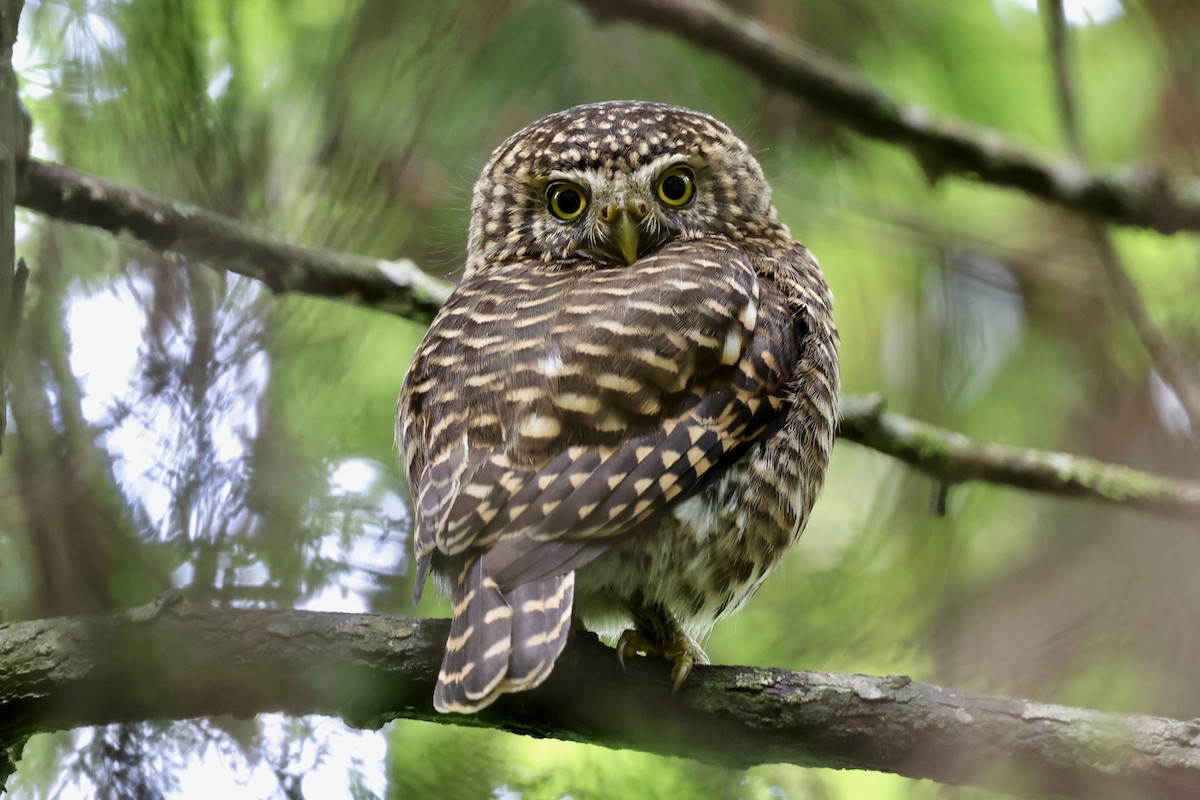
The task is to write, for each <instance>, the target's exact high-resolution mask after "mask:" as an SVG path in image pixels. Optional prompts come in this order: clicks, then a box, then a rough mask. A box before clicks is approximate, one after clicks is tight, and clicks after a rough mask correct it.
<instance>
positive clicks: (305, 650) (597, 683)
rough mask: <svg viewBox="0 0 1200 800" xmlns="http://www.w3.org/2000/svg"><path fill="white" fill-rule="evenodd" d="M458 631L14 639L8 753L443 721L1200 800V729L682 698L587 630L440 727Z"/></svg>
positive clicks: (294, 615)
mask: <svg viewBox="0 0 1200 800" xmlns="http://www.w3.org/2000/svg"><path fill="white" fill-rule="evenodd" d="M447 625H448V623H447V622H446V621H444V620H417V619H408V618H402V617H385V616H378V615H371V614H325V613H315V612H305V611H264V610H233V609H225V610H216V609H210V608H204V607H193V606H189V605H187V604H183V603H181V602H179V599H178V596H177V595H166V596H164V597H163V598H160V599H159V600H157V601H156V602H155V603H152V604H151V605H149V606H147V607H144V608H140V609H135V610H133V611H131V612H119V613H112V614H106V615H98V616H91V617H72V618H59V619H50V620H36V621H30V622H19V623H11V624H8V625H2V626H0V664H3V669H2V670H0V746H2V745H3V744H4V743H5V742H8V741H13V740H15V739H19V738H20V737H23V736H26V735H28V734H30V733H32V732H36V731H48V730H60V729H69V728H74V727H79V726H83V725H100V724H107V723H115V722H132V721H138V720H146V719H163V718H166V719H182V718H189V717H196V716H209V715H217V714H234V715H239V716H242V715H250V714H256V713H261V712H268V711H280V712H285V713H288V714H293V715H302V714H323V715H331V716H337V717H342V718H343V719H345V720H347V721H348V722H349V723H350V724H352V725H356V726H363V727H378V726H379V725H382V724H383V723H384V722H387V721H389V720H392V719H398V718H407V719H424V720H436V721H439V722H446V723H452V724H463V725H472V726H482V727H490V728H500V729H504V730H508V731H512V732H516V733H523V734H527V735H530V736H537V737H552V738H556V739H565V740H571V741H579V742H589V743H592V744H599V745H603V746H606V747H616V748H633V749H637V750H643V751H646V752H651V753H658V754H663V755H674V756H686V757H689V758H694V759H697V760H700V761H705V762H709V763H713V764H719V765H723V766H728V767H746V766H750V765H754V764H762V763H776V762H787V763H794V764H800V765H805V766H823V767H831V768H835V769H867V770H878V771H883V772H893V773H898V774H902V775H907V776H910V777H914V778H928V779H931V780H936V781H942V782H946V783H953V784H964V785H976V786H984V787H989V788H993V789H1000V790H1002V791H1008V792H1014V793H1017V794H1021V795H1026V796H1030V797H1091V796H1095V794H1096V790H1097V789H1098V788H1100V787H1103V788H1104V789H1105V790H1106V792H1107V791H1112V790H1114V789H1117V790H1124V791H1126V792H1128V796H1130V797H1137V796H1150V795H1153V796H1155V797H1174V796H1178V797H1185V796H1187V797H1191V796H1195V795H1196V793H1198V792H1200V727H1198V726H1197V725H1196V724H1195V723H1189V722H1180V721H1175V720H1169V719H1162V718H1158V717H1146V716H1134V715H1122V714H1111V713H1103V712H1098V711H1089V710H1085V709H1078V708H1067V707H1064V706H1056V705H1047V704H1043V703H1037V702H1032V701H1026V700H1014V699H1006V698H1000V697H989V696H986V695H981V694H974V693H971V692H962V691H957V690H952V689H945V688H942V687H938V686H931V685H926V684H920V683H916V682H913V681H910V680H909V679H908V678H905V677H896V676H892V677H882V678H877V677H868V676H863V675H839V674H830V673H818V672H792V671H788V670H780V669H759V668H753V667H697V668H696V670H695V671H694V672H693V674H692V676H691V678H689V681H688V683H687V685H686V687H685V688H684V689H683V690H682V691H681V692H679V693H678V694H673V693H672V692H671V689H670V678H669V675H668V672H669V670H668V669H667V666H666V664H665V663H663V662H661V661H659V660H657V659H633V660H632V663H630V664H629V671H628V673H623V672H622V671H621V668H620V666H619V665H618V663H617V659H616V658H615V655H614V653H613V651H612V650H611V649H609V648H607V647H605V646H603V645H602V644H600V643H599V642H598V641H596V640H595V638H594V637H591V636H582V635H580V636H574V637H572V641H571V642H570V644H569V645H568V647H567V650H566V651H565V653H564V654H563V656H562V658H561V660H560V662H559V664H558V666H557V667H556V668H555V671H554V673H553V674H552V676H551V677H550V679H549V680H548V681H547V682H546V683H545V684H544V685H543V686H542V687H540V688H539V689H537V690H534V691H532V692H527V693H520V694H516V695H506V696H505V697H503V698H502V699H501V700H500V701H498V702H497V703H496V704H495V705H494V706H492V707H491V708H489V709H487V710H486V711H484V712H483V713H481V714H479V715H477V716H471V717H461V716H456V715H450V716H441V715H438V714H436V713H435V712H434V711H433V709H432V706H431V698H432V694H433V684H434V680H435V678H436V675H437V670H438V667H439V664H440V661H441V656H442V649H443V647H444V643H445V638H446V635H447V631H448V627H447ZM1105 796H1111V795H1108V794H1106V795H1105Z"/></svg>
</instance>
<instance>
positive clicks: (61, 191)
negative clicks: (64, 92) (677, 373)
mask: <svg viewBox="0 0 1200 800" xmlns="http://www.w3.org/2000/svg"><path fill="white" fill-rule="evenodd" d="M18 199H19V201H20V202H21V204H22V205H24V206H26V207H27V208H30V209H32V210H35V211H40V212H41V213H43V214H46V215H48V216H51V217H54V218H56V219H61V220H64V221H67V222H76V223H80V224H83V225H90V226H93V227H97V228H101V229H103V230H106V231H110V232H112V233H117V232H119V231H122V230H127V231H129V232H130V233H131V234H132V235H133V236H135V237H137V238H138V239H141V240H142V241H143V242H145V243H146V244H147V245H149V246H151V247H154V248H156V249H158V250H164V251H175V252H180V253H182V254H184V255H185V256H187V257H188V258H191V259H194V260H196V261H199V262H202V263H207V264H209V265H210V266H213V267H214V268H218V269H220V268H228V269H231V270H233V271H235V272H238V273H239V274H242V275H246V276H247V277H250V278H254V279H256V280H261V281H264V282H266V283H267V284H268V285H269V286H271V287H272V288H273V289H275V290H276V291H296V292H303V293H305V294H312V295H316V296H319V297H327V298H331V299H337V300H342V301H345V302H349V303H354V304H359V305H365V306H370V307H373V308H379V309H382V310H387V311H391V312H392V313H396V314H399V315H401V316H404V317H407V318H410V319H413V320H417V321H419V322H428V321H430V320H431V319H432V318H433V315H434V314H435V313H436V312H437V309H438V307H439V305H440V303H441V302H443V301H444V300H445V298H446V296H447V295H448V294H449V291H450V287H449V286H447V285H446V284H444V283H442V282H440V281H438V280H436V279H435V278H432V277H430V276H429V275H425V274H424V273H421V272H420V271H419V270H418V269H417V267H416V265H414V264H412V263H411V262H381V261H375V260H373V259H368V258H361V257H358V256H351V255H345V254H341V253H330V252H325V251H321V250H313V249H309V248H304V247H297V246H296V245H292V244H288V243H286V242H282V241H280V240H278V239H275V238H273V237H271V236H268V235H266V234H264V233H262V232H261V231H258V230H255V229H254V228H253V227H251V226H249V225H245V224H242V223H240V222H237V221H235V220H232V219H229V218H228V217H224V216H222V215H220V214H216V213H214V212H211V211H205V210H202V209H198V208H194V207H191V206H185V205H182V204H180V203H177V202H175V201H173V200H168V199H166V198H162V197H157V196H155V195H151V194H148V193H145V192H139V191H137V190H134V189H130V188H127V187H124V186H118V185H116V184H113V183H110V182H108V181H104V180H102V179H100V178H96V177H94V176H91V175H88V174H86V173H82V172H79V171H77V170H73V169H70V168H68V167H63V166H59V165H55V164H45V163H42V162H38V161H30V162H28V167H27V168H26V170H25V177H24V181H23V184H22V187H21V189H20V191H19V195H18ZM402 263H403V264H405V265H406V266H405V267H404V269H405V270H407V273H406V275H405V276H400V277H397V275H396V273H395V271H394V270H393V269H392V268H393V267H397V265H399V264H402ZM842 405H843V420H842V427H841V435H842V436H843V437H844V438H846V439H849V440H850V441H853V442H857V443H859V444H862V445H865V446H867V447H870V448H872V449H875V450H878V451H880V452H882V453H886V454H887V455H890V456H894V457H896V458H899V459H901V460H902V461H906V462H907V463H909V464H911V465H913V466H914V467H916V468H918V469H921V470H923V471H924V472H927V473H929V474H931V475H933V476H934V477H937V478H939V479H941V480H942V481H943V482H945V483H962V482H965V481H989V482H992V483H999V484H1003V485H1007V486H1015V487H1018V488H1022V489H1029V490H1032V491H1040V492H1050V493H1053V494H1065V495H1072V496H1078V497H1090V498H1095V499H1100V500H1105V501H1108V502H1112V503H1122V504H1125V505H1129V506H1133V507H1136V508H1142V509H1146V510H1150V511H1156V512H1160V513H1167V514H1179V513H1181V512H1197V511H1198V510H1200V487H1197V486H1196V485H1194V484H1188V483H1183V482H1178V481H1172V480H1169V479H1167V478H1163V477H1159V476H1157V475H1152V474H1150V473H1146V472H1139V471H1137V470H1132V469H1128V468H1126V467H1121V466H1116V465H1111V464H1104V463H1101V462H1098V461H1094V460H1092V459H1086V458H1080V457H1077V456H1071V455H1067V454H1064V453H1047V452H1040V451H1037V450H1021V449H1018V448H1009V447H1004V446H1001V445H992V444H988V443H986V442H978V441H974V440H972V439H969V438H967V437H965V436H963V435H962V434H958V433H955V432H953V431H949V430H945V429H943V428H937V427H934V426H932V425H927V424H924V423H920V422H917V421H916V420H913V419H909V418H907V417H902V416H898V415H896V414H885V413H883V407H882V404H881V402H880V401H878V400H877V399H875V398H869V397H853V396H851V397H846V398H844V400H843V403H842Z"/></svg>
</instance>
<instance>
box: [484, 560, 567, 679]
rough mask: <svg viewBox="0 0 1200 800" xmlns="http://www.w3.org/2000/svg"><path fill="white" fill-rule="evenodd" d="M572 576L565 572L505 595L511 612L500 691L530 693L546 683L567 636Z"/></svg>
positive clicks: (528, 584)
mask: <svg viewBox="0 0 1200 800" xmlns="http://www.w3.org/2000/svg"><path fill="white" fill-rule="evenodd" d="M574 597H575V573H574V572H568V573H567V574H566V575H559V576H556V577H553V578H547V579H546V580H543V581H537V582H535V583H526V584H523V585H521V586H518V587H516V588H515V589H513V590H512V591H511V592H509V593H508V601H509V603H510V604H511V605H512V608H513V624H512V654H511V655H510V656H509V657H508V676H507V677H506V678H505V679H504V681H503V682H502V683H501V684H500V691H503V692H516V691H520V690H522V689H532V688H533V687H535V686H537V685H538V684H540V683H541V682H542V681H544V680H546V678H547V676H549V675H550V671H551V670H552V669H553V668H554V662H555V660H556V659H557V658H558V656H559V653H561V652H562V649H563V646H564V645H566V643H567V635H568V634H569V633H570V632H571V604H572V602H573V601H574Z"/></svg>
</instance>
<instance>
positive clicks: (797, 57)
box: [577, 0, 1200, 233]
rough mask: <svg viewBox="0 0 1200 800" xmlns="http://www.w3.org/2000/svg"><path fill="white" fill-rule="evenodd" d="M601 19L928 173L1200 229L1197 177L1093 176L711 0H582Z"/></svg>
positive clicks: (1159, 226) (1170, 229) (1166, 228)
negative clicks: (735, 76) (714, 56)
mask: <svg viewBox="0 0 1200 800" xmlns="http://www.w3.org/2000/svg"><path fill="white" fill-rule="evenodd" d="M577 2H579V3H580V4H581V5H583V6H586V7H587V8H588V10H589V11H590V12H591V13H592V14H593V15H594V16H595V17H597V18H599V19H629V20H636V21H638V22H641V23H644V24H646V25H649V26H652V27H656V28H660V29H662V30H665V31H668V32H670V33H672V34H675V35H677V36H680V37H682V38H684V39H687V40H689V41H691V42H693V43H695V44H697V45H699V46H701V47H705V48H707V49H709V50H712V51H714V52H717V53H720V54H721V55H724V56H726V57H727V58H729V59H730V60H732V61H733V62H735V63H736V64H738V65H740V66H741V67H743V68H745V69H747V70H749V71H750V72H752V73H754V74H755V75H757V76H758V77H759V78H760V79H762V80H763V81H764V82H766V83H767V84H770V85H772V86H777V87H779V88H781V89H783V90H785V91H788V92H790V93H792V94H794V95H796V96H798V97H801V98H803V99H804V100H806V101H808V102H809V103H811V104H812V105H813V107H814V108H816V109H817V110H818V111H820V112H822V113H825V114H828V115H829V116H830V117H833V118H835V119H837V120H839V121H841V122H842V123H843V124H844V125H846V126H847V127H850V128H852V129H854V130H856V131H858V132H859V133H861V134H863V135H865V136H870V137H873V138H876V139H882V140H884V141H887V142H893V143H895V144H898V145H900V146H902V147H905V148H907V149H908V150H910V151H911V152H912V153H913V154H914V155H915V156H916V157H917V159H918V161H920V163H921V166H922V167H923V168H924V169H925V171H926V173H927V174H928V175H930V176H931V177H932V178H934V179H937V178H940V177H942V176H944V175H963V176H967V177H971V178H974V179H976V180H980V181H983V182H985V183H991V184H995V185H997V186H1006V187H1009V188H1013V189H1019V190H1021V191H1023V192H1026V193H1027V194H1030V195H1032V196H1034V197H1038V198H1041V199H1043V200H1045V201H1047V202H1050V203H1054V204H1056V205H1060V206H1063V207H1065V208H1069V209H1072V210H1074V211H1078V212H1080V213H1082V214H1085V215H1087V216H1090V217H1095V218H1101V219H1106V220H1108V221H1110V222H1116V223H1120V224H1122V225H1133V226H1136V227H1144V228H1151V229H1153V230H1156V231H1159V232H1161V233H1174V232H1176V231H1179V230H1184V229H1187V230H1200V184H1197V183H1188V184H1182V183H1181V184H1173V183H1172V182H1171V181H1169V180H1167V179H1166V177H1165V176H1163V175H1162V174H1161V173H1159V172H1157V171H1152V170H1148V169H1144V168H1124V169H1117V170H1114V171H1112V172H1110V173H1109V174H1105V175H1099V174H1091V173H1089V172H1087V171H1086V170H1084V169H1082V168H1081V167H1080V166H1079V165H1078V164H1076V163H1073V162H1055V161H1051V160H1049V159H1046V158H1043V157H1041V156H1037V155H1034V154H1032V153H1030V152H1028V151H1026V150H1023V149H1021V148H1019V147H1017V146H1015V145H1013V144H1012V143H1010V142H1007V141H1005V139H1004V137H1003V136H1002V135H1001V134H1000V133H998V132H996V131H991V130H987V129H983V128H979V127H976V126H969V125H967V124H966V123H964V122H961V121H958V120H953V119H950V118H942V119H941V120H935V119H934V118H933V115H932V114H931V113H930V112H929V111H928V110H927V109H924V108H921V107H919V106H916V105H911V104H907V105H902V104H900V103H898V102H897V101H895V100H893V99H892V98H890V97H888V96H887V95H885V94H884V93H883V92H881V91H879V89H877V88H875V87H874V86H872V85H871V84H869V83H867V82H866V81H865V80H863V79H862V78H861V77H860V76H859V75H857V74H856V73H854V72H853V71H851V70H850V69H848V68H847V67H845V66H844V65H841V64H838V63H836V62H833V61H831V60H829V59H828V58H826V57H825V56H823V55H821V54H818V53H816V52H813V51H812V50H811V49H809V48H807V47H805V46H804V45H803V44H801V43H799V42H796V41H793V40H790V39H787V38H785V37H783V36H780V35H778V34H776V33H774V32H772V31H769V30H767V29H766V28H764V27H763V26H762V25H759V24H758V23H757V22H754V21H753V20H750V19H748V18H746V17H743V16H740V15H738V14H736V13H734V12H733V11H730V10H729V9H727V8H725V7H723V6H721V5H718V4H717V3H714V2H710V0H577Z"/></svg>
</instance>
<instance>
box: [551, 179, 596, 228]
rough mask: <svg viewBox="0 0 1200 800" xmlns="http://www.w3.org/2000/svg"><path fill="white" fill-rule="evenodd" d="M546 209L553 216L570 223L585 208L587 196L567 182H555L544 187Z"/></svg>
mask: <svg viewBox="0 0 1200 800" xmlns="http://www.w3.org/2000/svg"><path fill="white" fill-rule="evenodd" d="M546 207H547V208H549V209H550V213H551V214H553V215H554V216H556V217H558V218H559V219H561V220H562V221H564V222H570V221H571V220H573V219H577V218H578V217H579V215H580V214H582V213H583V210H584V209H585V208H587V196H586V195H585V194H584V193H583V189H581V188H579V187H578V186H576V185H575V184H573V183H571V182H569V181H555V182H554V183H552V184H550V185H549V186H547V187H546Z"/></svg>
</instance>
